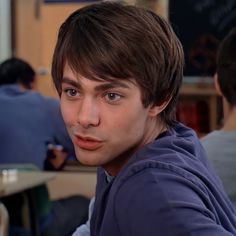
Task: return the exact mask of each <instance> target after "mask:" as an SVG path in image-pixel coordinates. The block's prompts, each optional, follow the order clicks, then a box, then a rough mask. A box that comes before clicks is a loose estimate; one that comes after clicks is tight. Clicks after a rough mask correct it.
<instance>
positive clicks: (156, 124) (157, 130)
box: [103, 117, 167, 176]
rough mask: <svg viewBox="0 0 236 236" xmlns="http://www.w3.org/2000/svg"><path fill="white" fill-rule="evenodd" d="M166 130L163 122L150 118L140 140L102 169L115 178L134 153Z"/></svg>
mask: <svg viewBox="0 0 236 236" xmlns="http://www.w3.org/2000/svg"><path fill="white" fill-rule="evenodd" d="M166 129H167V128H166V126H165V125H164V124H163V122H161V121H160V120H159V119H157V117H154V118H151V120H150V122H148V124H147V126H146V128H145V130H146V132H145V134H144V136H143V137H142V139H141V140H140V141H139V142H138V143H137V144H136V145H134V146H133V147H132V148H130V149H129V150H127V151H126V152H124V153H122V154H121V155H120V156H119V157H116V158H115V160H113V161H112V165H111V164H110V163H108V164H106V165H104V166H103V168H104V169H105V170H106V172H107V173H108V174H109V175H111V176H116V175H117V174H118V173H119V172H120V170H121V169H122V168H123V167H124V166H125V165H126V164H127V162H128V161H129V160H130V158H131V157H132V155H133V154H134V153H136V152H137V151H138V150H139V149H140V148H142V147H143V146H145V145H146V144H148V143H151V142H153V141H154V140H155V139H156V138H157V137H158V136H159V134H161V133H162V132H164V131H165V130H166Z"/></svg>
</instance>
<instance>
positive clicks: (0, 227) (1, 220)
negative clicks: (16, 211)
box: [0, 202, 9, 236]
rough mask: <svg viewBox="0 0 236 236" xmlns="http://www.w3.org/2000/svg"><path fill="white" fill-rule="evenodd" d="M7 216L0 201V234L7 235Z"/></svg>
mask: <svg viewBox="0 0 236 236" xmlns="http://www.w3.org/2000/svg"><path fill="white" fill-rule="evenodd" d="M8 225H9V216H8V212H7V209H6V207H5V206H4V205H3V204H2V203H1V202H0V235H1V236H8Z"/></svg>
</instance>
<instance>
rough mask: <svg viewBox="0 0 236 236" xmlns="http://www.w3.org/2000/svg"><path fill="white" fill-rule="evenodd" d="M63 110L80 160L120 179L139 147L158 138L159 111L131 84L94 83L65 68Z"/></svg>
mask: <svg viewBox="0 0 236 236" xmlns="http://www.w3.org/2000/svg"><path fill="white" fill-rule="evenodd" d="M61 110H62V115H63V118H64V121H65V123H66V126H67V129H68V132H69V135H70V137H71V139H72V141H73V144H74V147H75V152H76V156H77V158H78V160H79V161H80V162H81V163H82V164H85V165H89V166H103V167H104V168H105V169H106V170H107V171H108V173H110V174H111V175H116V174H117V173H118V171H119V170H120V169H121V168H122V166H123V165H124V164H125V163H126V162H127V160H128V159H129V158H130V155H131V154H132V153H133V151H135V150H136V149H137V148H138V147H140V146H142V145H144V144H145V143H147V142H150V141H152V140H153V139H154V138H155V136H156V133H155V129H156V128H155V125H156V115H157V113H158V111H157V109H155V108H150V107H148V108H144V106H143V104H142V102H141V92H140V89H139V87H138V86H137V85H136V84H135V83H134V82H130V81H127V80H123V81H122V80H115V81H113V82H108V81H93V80H89V79H86V78H84V77H82V76H80V75H78V74H74V73H73V71H72V70H71V69H70V67H69V66H67V65H66V66H65V68H64V73H63V82H62V94H61Z"/></svg>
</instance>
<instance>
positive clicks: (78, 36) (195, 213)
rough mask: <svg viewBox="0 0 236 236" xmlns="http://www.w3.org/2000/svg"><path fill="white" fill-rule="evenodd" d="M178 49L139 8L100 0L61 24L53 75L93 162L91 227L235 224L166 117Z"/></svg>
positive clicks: (184, 132)
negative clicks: (95, 175)
mask: <svg viewBox="0 0 236 236" xmlns="http://www.w3.org/2000/svg"><path fill="white" fill-rule="evenodd" d="M183 58H184V55H183V51H182V47H181V44H180V42H179V40H178V39H177V38H176V36H175V34H174V32H173V30H172V28H171V27H170V25H169V24H168V23H167V22H166V21H165V20H164V19H162V18H161V17H159V16H158V15H156V14H155V13H153V12H151V11H148V10H143V9H139V8H136V7H133V6H123V5H121V4H118V3H109V2H103V3H100V4H95V5H90V6H87V7H84V8H82V9H80V10H77V11H75V12H74V13H72V14H71V15H70V16H69V17H68V19H67V20H66V21H65V22H64V23H63V24H62V26H61V28H60V31H59V35H58V40H57V44H56V48H55V51H54V56H53V63H52V76H53V80H54V83H55V86H56V88H57V90H58V93H59V95H60V99H61V110H62V115H63V118H64V121H65V123H66V126H67V129H68V131H69V134H70V137H71V139H72V141H73V143H74V147H75V152H76V154H77V158H78V159H79V160H80V162H81V163H83V164H85V165H90V166H99V168H98V180H97V189H96V196H95V203H94V208H93V214H92V218H91V222H90V230H91V232H90V233H91V235H92V236H95V235H96V236H98V235H99V236H110V235H112V236H121V235H122V236H147V235H148V236H152V235H153V236H154V235H155V236H156V235H161V236H163V235H165V236H177V235H181V236H189V235H201V236H203V235H207V236H208V235H214V236H216V235H222V236H223V235H235V234H236V228H235V227H236V221H235V215H234V212H233V208H232V206H231V203H230V202H229V200H228V198H227V196H226V194H225V192H224V190H223V187H222V185H221V183H220V181H219V179H218V177H217V176H216V175H215V173H214V171H213V169H212V168H211V166H210V165H209V163H208V160H207V158H206V155H205V152H204V150H203V148H202V146H201V144H200V142H199V140H198V139H197V137H196V135H195V133H194V132H193V131H192V130H191V129H189V128H186V127H184V126H183V125H182V124H179V123H177V122H176V121H175V106H176V101H177V97H178V92H179V87H180V85H181V81H182V71H183V64H184V62H183V61H184V59H183Z"/></svg>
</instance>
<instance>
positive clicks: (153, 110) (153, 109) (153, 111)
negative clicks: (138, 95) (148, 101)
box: [148, 98, 171, 117]
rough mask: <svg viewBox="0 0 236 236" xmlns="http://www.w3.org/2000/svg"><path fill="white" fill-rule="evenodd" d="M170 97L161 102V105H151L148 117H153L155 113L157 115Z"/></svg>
mask: <svg viewBox="0 0 236 236" xmlns="http://www.w3.org/2000/svg"><path fill="white" fill-rule="evenodd" d="M170 100H171V98H170V99H168V100H167V101H165V102H163V103H162V104H161V105H159V106H151V107H150V110H149V112H148V114H149V116H150V117H155V116H157V115H159V114H160V113H161V112H162V111H163V110H164V109H165V108H166V107H167V105H168V104H169V102H170Z"/></svg>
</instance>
